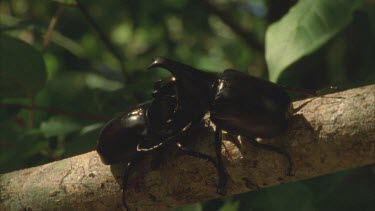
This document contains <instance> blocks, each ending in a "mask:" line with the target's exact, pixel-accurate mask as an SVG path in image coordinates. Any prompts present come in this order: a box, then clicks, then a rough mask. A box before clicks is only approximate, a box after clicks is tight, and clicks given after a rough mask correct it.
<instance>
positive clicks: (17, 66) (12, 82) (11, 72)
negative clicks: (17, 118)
mask: <svg viewBox="0 0 375 211" xmlns="http://www.w3.org/2000/svg"><path fill="white" fill-rule="evenodd" d="M45 82H46V68H45V64H44V60H43V57H42V55H41V54H40V53H39V52H38V51H37V50H35V49H34V48H33V47H32V46H30V45H29V44H27V43H25V42H23V41H21V40H18V39H15V38H13V37H10V36H7V35H5V34H0V96H5V97H24V96H33V95H35V94H36V93H37V92H38V91H39V90H40V89H41V88H43V86H44V84H45Z"/></svg>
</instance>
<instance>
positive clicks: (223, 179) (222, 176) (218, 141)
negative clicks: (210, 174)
mask: <svg viewBox="0 0 375 211" xmlns="http://www.w3.org/2000/svg"><path fill="white" fill-rule="evenodd" d="M221 132H222V131H221V128H219V127H216V131H215V151H216V158H217V171H218V175H219V184H218V187H217V192H218V193H219V194H220V195H225V194H226V186H227V179H228V178H227V173H226V171H225V168H224V163H223V157H222V155H221V145H222V137H221Z"/></svg>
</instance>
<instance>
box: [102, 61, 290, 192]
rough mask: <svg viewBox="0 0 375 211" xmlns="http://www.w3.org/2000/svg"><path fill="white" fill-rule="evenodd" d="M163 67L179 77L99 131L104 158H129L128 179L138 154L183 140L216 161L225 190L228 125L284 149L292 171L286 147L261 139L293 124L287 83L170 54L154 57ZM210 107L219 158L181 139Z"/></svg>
mask: <svg viewBox="0 0 375 211" xmlns="http://www.w3.org/2000/svg"><path fill="white" fill-rule="evenodd" d="M157 67H160V68H164V69H166V70H168V71H169V72H171V74H172V75H173V78H172V79H171V80H170V81H168V82H165V83H162V82H158V83H156V88H155V91H154V94H153V100H151V101H150V102H147V103H144V104H141V105H139V106H137V107H136V108H135V109H133V110H131V111H129V112H128V113H125V114H122V115H120V116H119V117H116V118H114V119H113V120H112V121H110V122H109V123H108V124H107V125H106V126H105V127H104V128H103V130H102V132H101V134H100V137H99V141H98V142H99V143H98V148H97V151H98V153H99V155H100V156H101V158H102V161H103V162H104V163H106V164H113V163H118V162H126V163H128V168H127V171H126V173H125V177H124V184H125V185H126V182H127V177H128V174H129V170H130V168H131V166H132V164H133V163H134V162H135V161H136V160H138V159H139V158H140V157H142V156H143V155H144V154H145V153H152V152H153V151H155V150H159V149H160V148H162V147H163V146H165V145H170V144H177V146H178V147H179V149H182V150H183V151H184V152H186V153H187V154H189V155H192V156H195V157H198V158H202V159H205V160H208V161H210V162H212V163H213V164H214V165H215V167H216V168H217V170H218V175H219V183H218V192H219V193H220V194H225V190H226V183H227V176H226V172H225V168H224V165H223V161H222V156H221V146H222V137H221V133H222V130H225V131H227V132H228V133H230V134H235V135H240V136H243V137H246V140H248V141H249V142H250V143H252V144H254V145H255V146H258V147H262V148H264V149H267V150H271V151H275V152H277V153H280V154H282V155H284V156H285V157H286V158H287V159H288V163H289V167H288V169H287V174H288V175H290V174H291V169H292V162H291V158H290V156H289V154H288V153H287V152H286V151H285V150H283V149H281V148H279V147H276V146H272V145H266V144H263V143H259V142H257V141H256V140H255V138H270V137H274V136H277V135H279V134H281V133H282V132H283V131H285V130H286V129H287V127H288V121H289V119H290V118H291V116H292V115H293V107H292V104H291V100H290V98H289V96H288V94H287V93H286V91H285V87H282V86H280V85H277V84H275V83H272V82H269V81H266V80H263V79H260V78H256V77H253V76H250V75H247V74H245V73H242V72H240V71H236V70H231V69H228V70H225V71H224V72H223V73H212V72H204V71H201V70H198V69H195V68H193V67H191V66H188V65H185V64H182V63H179V62H176V61H173V60H170V59H166V58H156V59H154V61H153V63H152V64H151V65H150V66H149V68H148V69H152V68H157ZM292 91H296V90H293V89H292ZM207 113H209V116H210V117H209V118H210V120H211V121H212V122H213V123H214V124H215V125H216V130H215V151H216V161H215V160H214V159H213V158H212V157H210V156H208V155H205V154H202V153H199V152H195V151H192V150H189V149H186V148H184V147H182V148H181V144H180V143H178V141H179V140H180V139H181V138H182V137H184V136H185V135H186V134H188V133H190V132H191V131H192V130H194V128H195V127H199V125H202V124H201V123H202V121H203V119H204V117H205V115H206V114H207Z"/></svg>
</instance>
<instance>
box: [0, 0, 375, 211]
mask: <svg viewBox="0 0 375 211" xmlns="http://www.w3.org/2000/svg"><path fill="white" fill-rule="evenodd" d="M150 2H152V3H150ZM280 2H281V3H280ZM291 7H292V9H291V10H290V11H289V9H290V8H291ZM288 11H289V12H288ZM0 30H1V34H0V68H1V69H0V173H5V172H9V171H14V170H17V169H22V168H27V167H31V166H36V165H40V164H44V163H47V162H50V161H54V160H59V159H62V158H64V157H70V156H73V155H77V154H81V153H84V152H87V151H90V150H93V149H94V148H95V146H96V138H97V136H98V133H99V129H100V128H101V127H102V125H103V123H104V122H106V121H107V120H108V119H110V118H111V117H112V116H114V114H116V113H118V112H121V111H125V110H127V109H128V108H130V107H131V106H133V105H136V104H137V103H139V102H143V101H145V100H146V99H148V98H150V92H151V90H152V87H153V83H154V82H155V81H156V80H158V79H160V78H166V77H168V76H167V75H165V74H166V73H165V71H152V72H147V71H146V70H145V69H146V67H147V66H148V65H149V64H150V62H151V61H152V58H153V57H156V56H165V57H169V58H173V59H175V60H178V61H181V62H183V63H187V64H191V65H192V66H195V67H197V68H200V69H207V70H212V71H222V70H224V69H226V68H233V69H238V70H242V71H244V72H247V73H248V74H252V75H255V76H259V77H264V78H270V79H271V80H273V81H277V82H278V83H280V84H284V85H288V86H294V87H301V88H312V89H322V88H326V87H329V86H331V85H334V86H338V87H339V89H346V88H350V87H357V86H363V85H366V84H373V83H374V82H375V71H374V70H375V62H374V58H375V47H374V46H375V40H374V37H375V5H374V3H373V1H369V0H366V1H354V0H341V1H339V0H330V1H326V0H300V1H299V2H298V3H295V1H293V0H289V1H276V0H275V1H272V0H268V1H267V0H253V1H250V0H247V1H246V0H242V1H241V0H238V1H218V0H216V1H207V0H204V1H202V0H191V1H187V0H163V1H146V0H138V1H130V0H123V1H118V0H115V1H97V0H96V1H80V4H76V2H75V1H74V0H59V1H36V0H32V1H27V0H4V1H1V2H0ZM267 67H268V68H267ZM374 189H375V177H374V169H373V168H364V169H360V170H355V171H347V172H342V173H338V174H335V175H329V176H324V177H319V178H316V179H313V180H310V181H305V182H298V183H293V184H287V185H281V186H277V187H273V188H268V189H263V190H262V191H257V192H252V193H248V194H243V195H240V196H235V197H229V198H226V199H223V200H215V201H211V202H205V203H202V204H196V205H194V206H192V207H189V208H184V210H185V209H186V210H202V209H206V210H218V209H220V210H222V211H224V210H250V209H253V210H338V209H340V210H372V209H373V208H374V204H375V194H374V191H373V190H374Z"/></svg>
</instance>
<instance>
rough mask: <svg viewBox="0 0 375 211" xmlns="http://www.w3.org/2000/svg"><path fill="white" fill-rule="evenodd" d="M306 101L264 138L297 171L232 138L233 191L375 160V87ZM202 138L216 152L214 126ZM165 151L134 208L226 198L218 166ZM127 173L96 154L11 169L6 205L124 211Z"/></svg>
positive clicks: (136, 194)
mask: <svg viewBox="0 0 375 211" xmlns="http://www.w3.org/2000/svg"><path fill="white" fill-rule="evenodd" d="M305 102H307V103H306V105H305V106H304V107H303V108H302V109H301V110H300V111H299V112H297V113H296V114H295V115H294V117H293V120H292V122H291V124H290V127H289V129H288V131H287V132H286V133H285V134H284V135H281V136H279V137H276V138H273V139H268V140H262V141H263V142H266V143H272V144H274V145H280V146H283V147H285V149H287V150H288V151H289V152H290V154H291V156H292V160H293V164H294V167H293V173H294V176H286V175H285V170H286V167H287V162H286V160H285V157H283V156H280V155H279V154H277V153H274V152H270V151H267V150H263V149H259V148H254V147H253V146H252V145H250V144H248V143H247V142H243V143H242V146H241V147H240V149H238V148H236V147H235V146H234V145H233V144H231V143H230V142H225V144H226V148H227V150H224V148H223V155H224V162H225V166H226V168H227V171H228V173H229V184H228V193H227V194H228V195H231V194H237V193H242V192H246V191H250V190H251V189H252V187H251V186H249V184H251V183H250V181H251V182H252V183H256V184H257V185H258V186H259V187H260V188H262V187H266V186H272V185H277V184H281V183H285V182H291V181H298V180H304V179H308V178H311V177H315V176H318V175H323V174H328V173H333V172H337V171H340V170H344V169H350V168H356V167H360V166H365V165H370V164H374V163H375V106H374V105H375V85H371V86H366V87H362V88H357V89H352V90H348V91H345V92H339V93H335V94H331V95H327V96H324V97H316V98H311V99H306V100H303V101H298V102H295V103H294V107H298V106H299V105H301V104H303V103H305ZM207 131H208V130H207ZM197 136H198V137H199V138H197V140H189V143H190V144H191V145H194V146H191V145H189V143H188V144H187V145H188V146H190V147H192V148H194V149H195V150H198V151H200V152H204V153H207V154H211V155H213V154H214V145H213V144H214V141H213V137H214V136H213V134H212V131H208V132H205V133H202V134H199V135H197ZM164 154H165V155H166V156H165V157H164V159H162V162H161V165H159V166H157V167H155V166H154V167H153V168H151V167H150V165H149V164H150V163H151V162H150V161H151V158H148V159H146V160H144V161H143V162H142V163H140V165H138V167H137V169H135V172H134V174H133V175H132V177H131V179H130V186H129V188H128V190H127V191H126V193H127V196H128V199H127V201H128V203H129V205H130V207H132V208H138V210H165V209H167V208H172V207H178V206H182V205H184V204H188V203H193V202H198V201H202V200H206V199H212V198H216V197H220V195H218V194H217V193H216V183H217V174H216V170H215V168H214V167H213V166H212V165H211V164H210V163H208V162H206V161H203V160H200V159H196V158H192V157H189V156H186V155H184V154H182V153H180V152H178V151H177V150H175V149H174V148H171V149H169V150H168V151H165V152H164ZM150 157H151V156H150ZM122 171H123V165H117V166H105V165H103V164H102V163H101V161H100V159H99V157H98V155H97V153H96V152H89V153H86V154H83V155H79V156H76V157H72V158H68V159H64V160H61V161H57V162H54V163H49V164H46V165H43V166H39V167H34V168H29V169H24V170H20V171H16V172H11V173H7V174H3V175H0V191H1V194H0V196H1V198H0V210H21V209H25V210H26V209H30V210H52V209H53V210H66V209H80V210H91V209H95V210H114V209H123V207H122V202H121V190H120V184H121V174H122Z"/></svg>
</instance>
